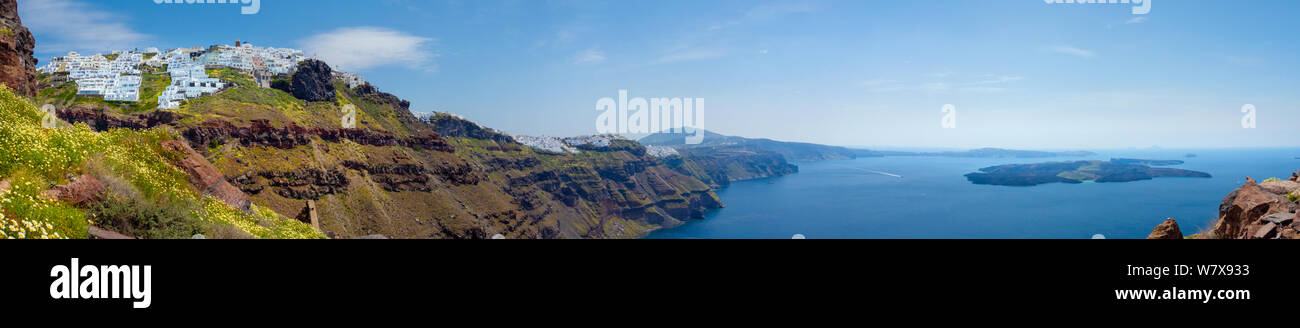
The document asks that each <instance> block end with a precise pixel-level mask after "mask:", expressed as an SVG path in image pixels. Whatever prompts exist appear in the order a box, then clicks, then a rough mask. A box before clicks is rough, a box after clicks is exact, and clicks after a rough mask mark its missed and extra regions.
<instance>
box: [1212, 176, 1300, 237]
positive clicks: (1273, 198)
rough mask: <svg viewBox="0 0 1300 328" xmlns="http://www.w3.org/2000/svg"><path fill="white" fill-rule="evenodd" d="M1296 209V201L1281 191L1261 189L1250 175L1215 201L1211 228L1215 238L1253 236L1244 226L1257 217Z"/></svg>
mask: <svg viewBox="0 0 1300 328" xmlns="http://www.w3.org/2000/svg"><path fill="white" fill-rule="evenodd" d="M1295 209H1296V204H1295V203H1294V202H1291V201H1290V200H1287V199H1286V197H1283V196H1282V195H1278V194H1274V193H1271V192H1268V191H1266V190H1264V189H1262V188H1261V187H1260V186H1259V184H1257V183H1255V180H1254V179H1251V178H1247V182H1246V184H1245V185H1243V186H1242V187H1241V188H1239V189H1237V190H1235V191H1233V192H1232V193H1230V194H1228V196H1227V197H1224V199H1223V202H1222V203H1220V204H1219V221H1218V222H1216V223H1215V225H1214V229H1213V230H1212V231H1213V232H1214V234H1215V235H1216V236H1217V237H1218V238H1225V239H1245V238H1250V237H1252V236H1253V234H1252V233H1251V232H1252V231H1249V229H1247V228H1248V227H1250V226H1251V225H1252V224H1257V222H1259V219H1260V218H1263V217H1265V216H1268V215H1272V214H1277V213H1287V212H1290V211H1292V210H1295Z"/></svg>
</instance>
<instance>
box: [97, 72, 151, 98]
mask: <svg viewBox="0 0 1300 328" xmlns="http://www.w3.org/2000/svg"><path fill="white" fill-rule="evenodd" d="M141 81H142V79H141V78H140V77H139V76H135V75H122V76H118V77H117V78H116V79H114V80H113V84H111V85H108V86H107V87H105V88H104V100H112V101H131V102H135V101H140V82H141Z"/></svg>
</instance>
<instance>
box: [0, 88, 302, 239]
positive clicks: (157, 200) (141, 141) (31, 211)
mask: <svg viewBox="0 0 1300 328" xmlns="http://www.w3.org/2000/svg"><path fill="white" fill-rule="evenodd" d="M40 115H41V114H40V113H39V111H38V110H37V108H36V107H35V106H34V105H33V104H32V103H30V102H28V101H27V100H24V99H22V98H21V97H19V96H17V95H14V94H13V92H12V91H11V90H10V89H8V88H7V87H0V122H4V124H3V125H0V145H4V147H0V181H8V184H9V188H8V189H7V190H5V191H3V192H0V218H2V219H0V227H5V228H4V229H5V230H7V231H5V235H4V237H12V238H84V237H85V236H86V232H87V229H88V226H89V225H94V224H97V222H96V220H97V219H98V220H105V221H106V222H105V223H106V224H107V225H110V226H113V227H123V228H129V229H128V230H129V231H130V232H136V233H140V234H141V235H140V237H149V238H151V237H166V238H170V237H177V236H183V235H185V234H188V233H190V232H194V231H217V232H220V231H229V230H230V229H238V230H240V231H243V232H245V233H248V234H251V235H253V236H256V237H263V238H322V237H323V236H322V235H321V234H320V233H318V232H316V231H315V230H313V229H312V228H311V227H309V226H307V225H305V224H302V223H301V222H298V221H296V220H289V219H284V218H280V217H279V216H278V215H277V216H270V215H269V214H270V213H268V212H267V211H265V210H263V209H260V208H256V207H255V208H254V210H253V211H252V213H244V212H241V211H239V210H237V209H235V208H232V207H230V206H227V205H225V204H224V203H221V202H220V201H217V200H216V199H213V198H211V197H207V196H203V195H200V194H198V193H197V192H196V191H195V190H194V189H193V188H192V187H191V186H190V185H189V183H188V182H187V181H188V178H187V177H186V175H185V174H184V173H183V172H182V171H181V170H180V169H178V168H176V167H174V166H172V165H171V164H169V161H168V158H169V157H175V156H177V155H176V154H172V153H170V152H168V151H166V150H164V149H163V148H162V147H161V146H160V143H161V142H162V141H165V140H174V139H176V138H177V137H176V135H175V134H174V132H171V130H169V129H166V128H156V129H150V130H145V131H131V130H124V129H113V130H110V131H106V132H102V133H99V132H94V131H92V130H91V129H90V127H88V126H86V125H85V124H77V125H73V126H68V125H67V124H66V123H59V124H58V125H59V126H58V127H57V128H53V129H46V128H42V126H41V124H40V121H41V116H40ZM80 174H90V175H92V176H94V177H95V178H97V179H98V180H100V181H102V182H103V183H104V185H105V187H106V188H107V189H108V190H109V193H108V194H109V195H108V197H107V200H106V201H105V202H104V203H103V204H100V205H95V206H94V207H92V208H91V209H89V210H88V211H83V210H81V209H77V208H75V207H73V206H72V205H70V204H66V203H63V202H61V201H58V200H51V199H48V198H47V197H45V196H43V195H42V193H43V192H44V191H45V190H49V189H50V188H52V187H53V186H54V185H59V184H65V183H68V182H69V177H71V176H77V175H80ZM0 184H4V183H3V182H0ZM160 204H171V205H166V206H163V205H160ZM87 212H89V213H90V214H91V216H90V217H87ZM101 215H102V216H103V217H102V218H101V217H100V216H101ZM13 228H16V229H17V230H16V229H13ZM218 235H220V234H218Z"/></svg>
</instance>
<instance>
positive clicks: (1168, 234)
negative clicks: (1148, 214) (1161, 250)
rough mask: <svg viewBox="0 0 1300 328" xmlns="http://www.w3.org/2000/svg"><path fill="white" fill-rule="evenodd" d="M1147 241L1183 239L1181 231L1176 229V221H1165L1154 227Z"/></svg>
mask: <svg viewBox="0 0 1300 328" xmlns="http://www.w3.org/2000/svg"><path fill="white" fill-rule="evenodd" d="M1147 239H1183V231H1182V230H1179V229H1178V221H1174V219H1165V222H1164V223H1161V224H1160V225H1158V226H1156V229H1155V230H1152V231H1151V234H1150V235H1148V236H1147Z"/></svg>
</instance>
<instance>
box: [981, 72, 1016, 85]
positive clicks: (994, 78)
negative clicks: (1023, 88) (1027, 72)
mask: <svg viewBox="0 0 1300 328" xmlns="http://www.w3.org/2000/svg"><path fill="white" fill-rule="evenodd" d="M985 77H987V78H988V79H987V80H983V81H978V82H975V84H1002V83H1008V82H1015V81H1020V80H1024V79H1025V78H1023V77H1019V76H1006V75H992V74H990V75H985Z"/></svg>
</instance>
